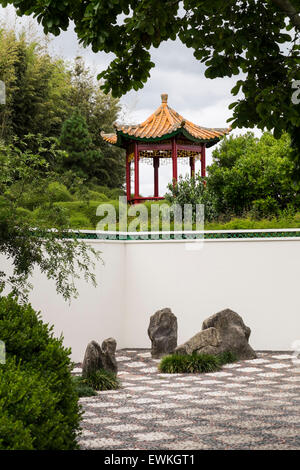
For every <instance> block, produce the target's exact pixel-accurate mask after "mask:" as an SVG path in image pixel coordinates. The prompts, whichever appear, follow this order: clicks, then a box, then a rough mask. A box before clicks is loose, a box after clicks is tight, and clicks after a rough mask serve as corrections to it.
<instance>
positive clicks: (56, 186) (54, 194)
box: [46, 181, 73, 202]
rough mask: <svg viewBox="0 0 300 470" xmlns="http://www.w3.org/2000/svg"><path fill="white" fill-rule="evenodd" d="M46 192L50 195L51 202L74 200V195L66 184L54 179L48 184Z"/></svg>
mask: <svg viewBox="0 0 300 470" xmlns="http://www.w3.org/2000/svg"><path fill="white" fill-rule="evenodd" d="M46 194H47V196H48V197H49V199H50V201H51V202H60V201H62V202H66V201H72V199H73V198H72V195H71V193H70V192H69V190H68V189H67V188H66V186H65V185H64V184H62V183H59V182H57V181H54V182H52V183H50V184H48V188H47V190H46Z"/></svg>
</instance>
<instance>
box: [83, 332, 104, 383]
mask: <svg viewBox="0 0 300 470" xmlns="http://www.w3.org/2000/svg"><path fill="white" fill-rule="evenodd" d="M103 367H104V360H103V354H102V351H101V348H100V345H99V344H98V343H97V342H96V341H91V342H90V343H89V344H88V345H87V348H86V351H85V355H84V359H83V363H82V376H83V377H88V376H89V375H90V374H93V373H94V372H96V371H97V370H99V369H103Z"/></svg>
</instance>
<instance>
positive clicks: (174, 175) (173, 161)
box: [172, 137, 178, 183]
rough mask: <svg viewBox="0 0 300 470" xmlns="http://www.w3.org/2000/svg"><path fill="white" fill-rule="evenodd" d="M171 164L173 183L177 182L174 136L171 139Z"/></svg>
mask: <svg viewBox="0 0 300 470" xmlns="http://www.w3.org/2000/svg"><path fill="white" fill-rule="evenodd" d="M172 164H173V183H175V182H176V183H177V180H178V171H177V143H176V139H175V137H173V139H172Z"/></svg>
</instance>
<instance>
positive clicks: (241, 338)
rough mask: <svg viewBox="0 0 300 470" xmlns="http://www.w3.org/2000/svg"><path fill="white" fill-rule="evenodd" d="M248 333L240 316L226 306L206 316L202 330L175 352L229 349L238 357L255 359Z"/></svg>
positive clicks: (208, 352)
mask: <svg viewBox="0 0 300 470" xmlns="http://www.w3.org/2000/svg"><path fill="white" fill-rule="evenodd" d="M250 333H251V330H250V328H249V327H248V326H246V325H245V323H244V322H243V319H242V317H241V316H240V315H238V314H237V313H236V312H234V311H233V310H230V309H229V308H228V309H225V310H222V311H221V312H218V313H215V314H214V315H212V316H211V317H209V318H207V319H206V320H205V321H204V322H203V325H202V331H200V332H199V333H197V334H196V335H195V336H193V337H192V338H191V339H190V340H189V341H187V342H186V343H184V344H182V345H180V346H178V347H177V348H176V350H175V352H177V353H178V354H192V353H193V352H198V353H200V352H201V353H206V354H220V353H222V352H225V351H230V352H233V353H235V354H236V356H237V357H238V359H255V358H256V357H257V356H256V353H255V351H254V350H253V349H252V348H251V346H250V345H249V343H248V340H249V337H250Z"/></svg>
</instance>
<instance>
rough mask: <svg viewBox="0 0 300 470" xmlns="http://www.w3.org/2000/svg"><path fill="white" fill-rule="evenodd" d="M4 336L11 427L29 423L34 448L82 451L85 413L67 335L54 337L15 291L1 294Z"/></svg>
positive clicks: (2, 374)
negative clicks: (80, 442) (79, 439)
mask: <svg viewBox="0 0 300 470" xmlns="http://www.w3.org/2000/svg"><path fill="white" fill-rule="evenodd" d="M0 339H1V340H2V341H4V342H5V346H6V353H7V357H8V361H7V364H6V365H3V366H2V367H1V368H0V384H1V385H0V416H4V417H5V420H6V421H7V420H10V422H11V425H10V427H8V429H11V426H14V425H15V424H14V423H19V424H18V426H19V428H20V426H21V425H20V423H23V426H24V429H25V430H26V432H28V430H29V433H30V438H31V442H32V446H33V448H34V449H38V450H46V449H47V450H50V449H56V450H71V449H76V448H77V447H78V446H77V442H76V437H77V434H78V431H79V424H80V417H81V412H80V408H79V404H78V395H77V393H76V391H75V388H74V384H73V380H72V376H71V369H72V362H71V360H70V352H71V351H70V349H67V348H65V347H64V346H63V338H62V337H61V338H59V339H58V338H55V337H54V336H53V327H49V325H47V324H44V323H43V322H42V320H41V318H40V315H39V314H37V313H36V312H35V311H34V310H33V308H32V307H31V305H20V304H19V303H18V302H17V301H16V300H15V299H14V298H13V297H12V296H11V295H9V296H7V297H0ZM14 382H15V383H16V389H15V390H14V388H13V387H12V390H14V391H13V392H12V394H11V395H7V393H8V391H9V390H10V388H9V386H8V385H5V384H6V383H8V384H9V383H11V384H13V383H14ZM22 383H24V387H23V388H22ZM30 384H31V385H30ZM30 390H31V391H30ZM45 397H46V398H45ZM45 400H46V401H45ZM29 403H30V405H29ZM14 404H15V405H14ZM17 404H18V406H19V407H18V406H16V405H17ZM46 408H47V409H48V411H47V410H46ZM22 410H23V411H22ZM29 414H31V415H32V416H33V417H34V421H35V422H36V423H37V426H36V427H35V426H34V425H33V423H30V418H29ZM1 425H2V428H3V426H4V425H3V423H2V424H1ZM51 429H52V430H53V433H51ZM54 430H55V431H54ZM22 432H23V431H22ZM0 435H1V437H2V434H1V433H0ZM17 437H18V436H16V439H17ZM24 442H25V441H24ZM26 442H27V441H26ZM27 444H28V442H27ZM27 444H25V443H24V446H25V445H27ZM1 445H6V444H5V443H4V444H1ZM7 445H14V444H13V443H12V442H11V443H10V444H7ZM16 445H17V441H16ZM9 448H11V447H9Z"/></svg>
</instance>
